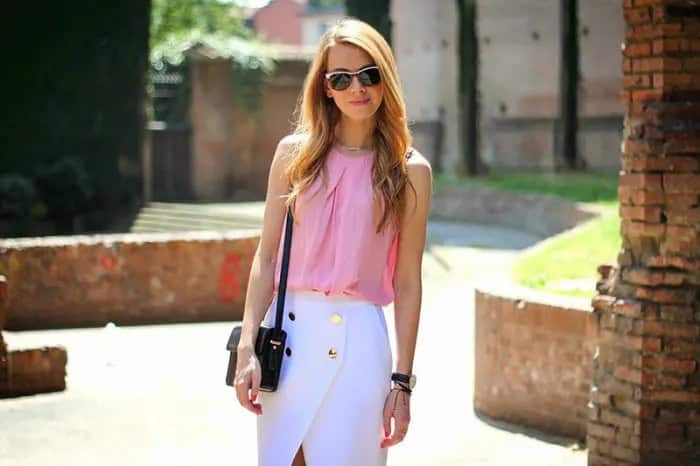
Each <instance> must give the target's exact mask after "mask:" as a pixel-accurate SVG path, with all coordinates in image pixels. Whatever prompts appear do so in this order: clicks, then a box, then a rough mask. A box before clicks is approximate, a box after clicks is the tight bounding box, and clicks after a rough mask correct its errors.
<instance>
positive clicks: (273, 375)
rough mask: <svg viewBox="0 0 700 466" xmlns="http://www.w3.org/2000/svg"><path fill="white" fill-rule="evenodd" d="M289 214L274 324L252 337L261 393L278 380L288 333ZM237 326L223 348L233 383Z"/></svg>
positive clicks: (271, 389)
mask: <svg viewBox="0 0 700 466" xmlns="http://www.w3.org/2000/svg"><path fill="white" fill-rule="evenodd" d="M292 223H293V222H292V213H291V209H290V208H288V209H287V222H286V227H285V233H284V250H283V254H282V269H281V270H280V282H279V287H278V290H277V314H276V316H275V325H274V327H265V326H262V325H261V326H260V328H259V329H258V335H257V337H256V339H255V354H256V356H257V357H258V360H259V361H260V368H261V370H262V377H261V380H260V390H261V391H264V392H274V391H275V390H277V384H278V383H279V378H280V370H281V369H282V356H283V355H284V350H285V345H286V343H287V332H285V331H284V330H282V319H283V318H284V298H285V295H286V292H287V272H288V271H289V253H290V250H291V247H292ZM241 329H242V327H241V326H240V325H237V326H236V327H234V329H233V330H232V331H231V335H230V336H229V338H228V343H227V344H226V349H228V350H229V351H230V352H231V353H230V355H229V360H228V370H227V371H226V385H231V386H233V384H234V378H235V375H236V360H237V353H238V342H239V341H240V339H241Z"/></svg>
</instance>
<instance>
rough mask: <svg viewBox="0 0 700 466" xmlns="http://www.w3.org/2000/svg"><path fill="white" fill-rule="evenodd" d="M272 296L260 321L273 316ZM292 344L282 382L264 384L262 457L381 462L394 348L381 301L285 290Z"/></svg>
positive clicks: (349, 465) (311, 464) (346, 464)
mask: <svg viewBox="0 0 700 466" xmlns="http://www.w3.org/2000/svg"><path fill="white" fill-rule="evenodd" d="M276 306H277V301H276V298H275V299H273V301H272V303H271V305H270V307H269V308H268V310H267V312H266V314H265V318H264V320H263V323H262V325H266V326H271V325H273V323H274V319H275V313H276ZM283 328H284V330H285V331H286V332H287V351H286V354H285V357H284V358H283V363H282V370H281V373H280V381H279V386H278V388H277V390H276V391H274V392H262V391H261V392H260V394H259V396H258V401H259V402H260V404H261V405H262V411H263V414H262V415H260V416H258V417H257V439H258V465H259V466H290V465H291V464H292V460H293V459H294V456H295V454H296V452H297V450H298V449H299V447H300V446H303V450H304V457H305V460H306V464H307V465H308V466H359V465H361V466H384V465H386V461H387V449H386V448H382V447H381V445H380V443H381V441H382V439H383V438H384V428H383V421H382V413H383V410H384V402H385V400H386V397H387V395H388V394H389V392H390V390H391V371H392V354H391V346H390V342H389V335H388V331H387V324H386V320H385V318H384V311H383V309H382V307H381V306H379V305H377V304H373V303H370V302H367V301H361V300H357V299H354V298H350V297H345V296H326V295H325V294H323V293H320V292H314V291H292V290H289V291H287V296H286V299H285V312H284V321H283Z"/></svg>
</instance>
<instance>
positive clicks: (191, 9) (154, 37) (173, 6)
mask: <svg viewBox="0 0 700 466" xmlns="http://www.w3.org/2000/svg"><path fill="white" fill-rule="evenodd" d="M195 32H197V33H199V34H204V35H207V34H217V35H223V36H238V37H248V38H249V37H252V33H251V32H250V30H249V29H248V28H247V27H245V25H244V24H243V20H242V14H241V9H240V7H238V6H236V5H234V4H231V3H221V2H219V1H216V0H187V1H181V0H153V4H152V13H151V28H150V34H151V36H150V39H151V47H152V48H153V47H157V46H158V45H160V44H162V43H164V42H166V41H168V40H171V41H172V40H174V38H175V37H181V36H188V35H191V34H193V33H195Z"/></svg>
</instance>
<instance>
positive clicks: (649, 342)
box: [599, 330, 661, 352]
mask: <svg viewBox="0 0 700 466" xmlns="http://www.w3.org/2000/svg"><path fill="white" fill-rule="evenodd" d="M599 336H600V342H601V343H605V344H608V345H611V346H620V347H623V348H628V349H632V350H642V351H653V352H659V351H661V339H660V338H652V337H640V336H633V335H620V334H618V333H616V332H612V331H610V330H602V331H601V332H600V335H599Z"/></svg>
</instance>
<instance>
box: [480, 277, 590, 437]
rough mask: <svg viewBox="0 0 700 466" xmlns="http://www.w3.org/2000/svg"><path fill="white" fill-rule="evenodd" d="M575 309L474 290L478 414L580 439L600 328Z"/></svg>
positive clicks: (582, 307) (575, 304)
mask: <svg viewBox="0 0 700 466" xmlns="http://www.w3.org/2000/svg"><path fill="white" fill-rule="evenodd" d="M530 293H531V294H533V295H534V294H535V293H534V292H530ZM580 301H581V300H572V299H567V298H563V297H562V298H558V297H551V296H548V297H546V298H544V297H543V296H531V297H527V296H523V295H519V294H517V293H513V291H511V290H507V291H504V290H497V291H494V290H490V289H479V290H476V295H475V318H476V323H475V326H476V331H475V334H476V338H475V341H474V345H475V350H474V354H475V386H474V408H475V409H476V411H477V412H478V413H479V414H485V415H487V416H490V417H493V418H497V419H501V420H504V421H507V422H512V423H515V424H519V425H525V426H529V427H533V428H536V429H538V430H540V431H543V432H547V433H551V434H556V435H565V436H569V437H574V438H579V439H584V438H585V436H586V421H587V416H586V414H587V407H586V406H587V404H588V394H589V390H590V380H591V373H592V361H593V353H594V351H595V345H596V339H597V331H598V322H597V316H595V315H594V314H593V313H592V312H591V310H592V309H591V307H590V306H589V305H587V303H585V302H583V303H581V302H580Z"/></svg>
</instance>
